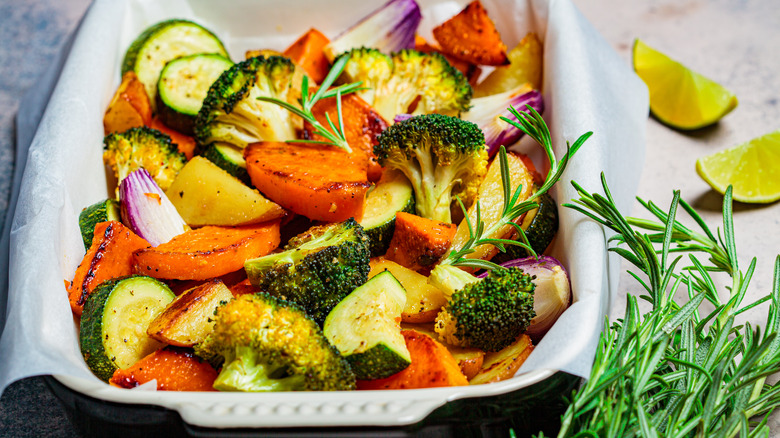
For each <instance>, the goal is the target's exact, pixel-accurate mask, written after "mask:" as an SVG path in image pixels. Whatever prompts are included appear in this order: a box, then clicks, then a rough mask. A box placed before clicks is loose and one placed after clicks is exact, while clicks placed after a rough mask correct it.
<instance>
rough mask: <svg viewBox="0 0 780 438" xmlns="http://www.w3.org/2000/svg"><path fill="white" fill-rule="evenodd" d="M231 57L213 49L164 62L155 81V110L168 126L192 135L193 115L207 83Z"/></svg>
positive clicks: (213, 79) (223, 69) (202, 97)
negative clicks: (209, 51) (212, 50)
mask: <svg viewBox="0 0 780 438" xmlns="http://www.w3.org/2000/svg"><path fill="white" fill-rule="evenodd" d="M232 65H233V61H231V60H230V59H228V58H225V57H224V56H222V55H219V54H216V53H198V54H195V55H188V56H183V57H181V58H177V59H174V60H172V61H169V62H168V63H167V64H165V67H164V68H163V70H162V72H161V73H160V79H159V80H158V81H157V114H158V116H159V117H160V120H161V121H162V122H163V123H164V124H165V125H166V126H168V127H169V128H173V129H175V130H177V131H179V132H182V133H184V134H187V135H193V133H194V131H193V126H194V125H195V116H197V115H198V111H200V107H201V106H202V105H203V99H205V98H206V94H207V93H208V91H209V88H210V87H211V84H213V83H214V81H216V80H217V78H219V75H221V74H222V72H224V71H225V70H227V69H229V68H230V67H231V66H232Z"/></svg>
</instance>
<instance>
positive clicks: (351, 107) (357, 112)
mask: <svg viewBox="0 0 780 438" xmlns="http://www.w3.org/2000/svg"><path fill="white" fill-rule="evenodd" d="M312 113H313V114H314V117H315V118H316V119H317V120H318V121H319V122H320V123H321V124H322V125H323V126H328V122H327V119H326V114H327V115H328V117H330V120H331V121H332V122H333V123H334V124H336V125H337V126H338V120H339V116H338V108H337V102H336V98H335V97H333V98H329V99H322V100H320V101H319V102H317V103H316V104H315V105H314V108H312ZM341 115H342V119H343V120H344V127H343V129H344V136H345V137H346V139H347V143H349V147H351V148H352V156H353V157H355V160H356V162H357V163H361V162H366V163H367V174H368V180H369V181H378V180H379V178H381V177H382V167H381V166H380V165H379V163H378V162H377V160H376V156H375V155H374V146H376V145H378V144H379V134H381V133H382V131H384V130H385V129H387V127H388V126H389V125H388V124H387V122H386V121H385V119H383V118H382V116H380V115H379V113H378V112H376V111H375V110H374V108H372V107H371V105H369V104H368V103H366V101H365V100H363V99H362V98H361V97H360V96H358V95H357V94H348V95H346V96H342V97H341ZM303 129H304V137H306V138H311V139H314V140H324V139H323V138H320V137H319V136H316V135H314V134H313V131H314V129H313V128H312V126H311V124H309V123H308V122H306V123H304V125H303Z"/></svg>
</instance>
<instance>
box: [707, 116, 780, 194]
mask: <svg viewBox="0 0 780 438" xmlns="http://www.w3.org/2000/svg"><path fill="white" fill-rule="evenodd" d="M696 172H697V173H698V174H699V176H700V177H702V179H704V181H706V182H707V183H708V184H709V185H710V186H711V187H712V188H713V189H714V190H716V191H717V192H719V193H725V192H726V188H727V187H728V186H729V185H731V186H733V187H734V189H733V190H734V200H736V201H739V202H745V203H751V204H768V203H770V202H775V201H777V200H780V130H778V131H774V132H771V133H769V134H766V135H763V136H761V137H758V138H754V139H753V140H750V141H748V142H746V143H742V144H740V145H737V146H734V147H733V148H730V149H726V150H723V151H720V152H716V153H714V154H712V155H708V156H706V157H702V158H699V159H698V160H697V161H696Z"/></svg>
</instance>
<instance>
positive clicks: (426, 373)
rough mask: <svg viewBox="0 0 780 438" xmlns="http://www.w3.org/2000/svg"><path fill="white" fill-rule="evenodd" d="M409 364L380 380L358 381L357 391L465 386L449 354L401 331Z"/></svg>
mask: <svg viewBox="0 0 780 438" xmlns="http://www.w3.org/2000/svg"><path fill="white" fill-rule="evenodd" d="M401 334H402V335H403V336H404V340H405V341H406V348H407V349H409V354H410V355H411V357H412V363H411V364H410V365H409V366H408V367H406V368H405V369H404V370H403V371H401V372H399V373H396V374H393V375H392V376H390V377H386V378H384V379H379V380H358V381H357V388H358V389H414V388H435V387H440V386H464V385H468V380H466V376H464V375H463V373H461V371H460V367H459V366H458V362H457V361H456V360H455V359H454V358H453V357H452V354H450V352H449V350H447V348H446V347H445V346H444V345H442V344H440V343H439V342H437V341H435V340H434V339H433V338H431V337H430V336H428V335H426V334H423V333H420V332H418V331H416V330H403V331H402V332H401Z"/></svg>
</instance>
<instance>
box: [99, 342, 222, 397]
mask: <svg viewBox="0 0 780 438" xmlns="http://www.w3.org/2000/svg"><path fill="white" fill-rule="evenodd" d="M216 378H217V371H216V370H215V369H214V368H213V367H212V366H211V365H209V363H208V362H206V361H204V360H201V359H200V358H198V357H197V356H195V355H194V354H193V353H192V351H191V350H189V349H184V348H176V347H165V348H163V349H161V350H157V351H155V352H154V353H152V354H150V355H148V356H146V357H144V358H143V359H141V360H139V361H138V362H136V363H135V365H133V366H131V367H130V368H127V369H119V370H116V371H114V375H113V376H111V379H110V380H109V383H110V384H111V385H112V386H118V387H120V388H135V387H136V386H138V385H141V384H144V383H146V382H149V381H151V380H153V379H156V380H157V390H158V391H215V389H214V387H213V385H214V380H216Z"/></svg>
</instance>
